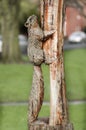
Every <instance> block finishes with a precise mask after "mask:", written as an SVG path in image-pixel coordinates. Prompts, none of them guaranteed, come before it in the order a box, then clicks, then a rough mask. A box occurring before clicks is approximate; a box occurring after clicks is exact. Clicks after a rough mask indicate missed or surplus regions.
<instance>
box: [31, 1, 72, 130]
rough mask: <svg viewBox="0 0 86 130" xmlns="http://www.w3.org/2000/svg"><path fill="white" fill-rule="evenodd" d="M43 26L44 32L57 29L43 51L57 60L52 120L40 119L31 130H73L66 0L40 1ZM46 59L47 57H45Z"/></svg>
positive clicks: (52, 79) (53, 67) (52, 87)
mask: <svg viewBox="0 0 86 130" xmlns="http://www.w3.org/2000/svg"><path fill="white" fill-rule="evenodd" d="M40 7H41V9H40V10H41V26H42V29H43V30H47V31H50V30H52V29H56V32H55V33H54V34H53V36H52V37H51V38H50V39H48V40H47V41H46V42H45V43H44V45H43V50H44V53H45V54H46V56H47V57H48V58H54V59H55V60H54V61H53V62H52V63H51V64H50V65H49V67H50V118H49V119H44V118H43V119H38V120H39V121H40V123H32V124H30V127H29V128H30V130H73V125H72V124H71V123H70V122H69V119H68V112H67V101H66V89H65V81H64V64H63V28H64V27H63V25H64V0H40ZM45 58H46V57H45Z"/></svg>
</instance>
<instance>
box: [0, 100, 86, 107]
mask: <svg viewBox="0 0 86 130" xmlns="http://www.w3.org/2000/svg"><path fill="white" fill-rule="evenodd" d="M68 104H69V105H71V104H72V105H80V104H86V100H84V101H69V102H68ZM25 105H28V102H22V101H21V102H3V103H0V106H25ZM43 105H49V102H44V103H43Z"/></svg>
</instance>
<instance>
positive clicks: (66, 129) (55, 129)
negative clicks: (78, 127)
mask: <svg viewBox="0 0 86 130" xmlns="http://www.w3.org/2000/svg"><path fill="white" fill-rule="evenodd" d="M28 130H74V128H73V124H72V123H67V124H63V125H56V126H50V125H49V120H48V118H47V119H44V118H43V120H42V119H40V120H37V121H35V122H33V123H32V124H30V125H29V129H28Z"/></svg>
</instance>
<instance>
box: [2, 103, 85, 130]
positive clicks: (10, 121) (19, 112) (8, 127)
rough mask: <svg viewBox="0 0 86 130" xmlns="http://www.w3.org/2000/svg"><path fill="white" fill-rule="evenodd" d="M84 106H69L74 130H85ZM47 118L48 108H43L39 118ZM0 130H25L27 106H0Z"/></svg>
mask: <svg viewBox="0 0 86 130" xmlns="http://www.w3.org/2000/svg"><path fill="white" fill-rule="evenodd" d="M85 110H86V104H85V105H74V106H73V105H70V106H69V114H70V121H71V122H72V123H73V124H74V130H86V118H85V117H86V111H85ZM44 116H46V117H48V116H49V107H48V106H43V107H42V110H41V112H40V117H44ZM0 130H27V106H4V107H1V106H0Z"/></svg>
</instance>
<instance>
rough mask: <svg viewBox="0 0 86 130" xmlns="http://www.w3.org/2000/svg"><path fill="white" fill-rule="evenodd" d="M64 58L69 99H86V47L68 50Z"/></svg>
mask: <svg viewBox="0 0 86 130" xmlns="http://www.w3.org/2000/svg"><path fill="white" fill-rule="evenodd" d="M64 60H65V78H66V85H67V97H68V99H71V100H75V99H78V100H79V99H85V100H86V68H85V66H86V49H80V50H70V51H66V52H65V58H64Z"/></svg>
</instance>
